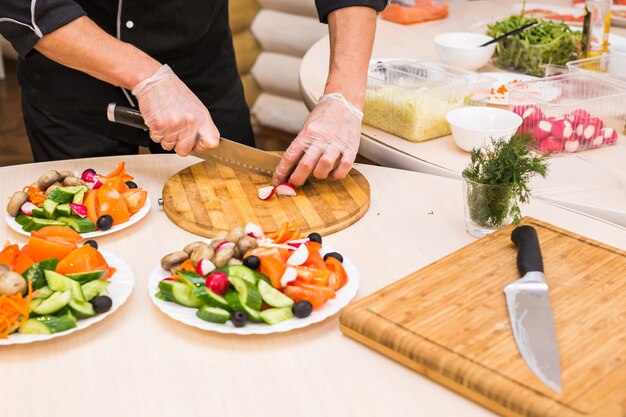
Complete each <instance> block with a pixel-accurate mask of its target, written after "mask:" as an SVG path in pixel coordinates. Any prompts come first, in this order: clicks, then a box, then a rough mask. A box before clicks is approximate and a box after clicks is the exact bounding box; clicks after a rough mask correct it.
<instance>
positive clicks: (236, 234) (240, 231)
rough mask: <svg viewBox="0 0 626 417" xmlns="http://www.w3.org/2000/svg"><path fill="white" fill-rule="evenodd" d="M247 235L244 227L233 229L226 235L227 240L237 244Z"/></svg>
mask: <svg viewBox="0 0 626 417" xmlns="http://www.w3.org/2000/svg"><path fill="white" fill-rule="evenodd" d="M245 235H246V231H245V230H244V228H243V227H233V228H232V229H230V232H228V234H227V235H226V240H228V241H229V242H237V241H238V240H239V239H241V238H242V237H244V236H245Z"/></svg>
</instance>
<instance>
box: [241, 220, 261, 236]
mask: <svg viewBox="0 0 626 417" xmlns="http://www.w3.org/2000/svg"><path fill="white" fill-rule="evenodd" d="M244 231H245V232H246V234H247V235H248V236H250V237H253V238H256V239H258V238H260V237H263V234H264V233H263V229H261V226H259V225H256V224H254V223H248V224H247V225H246V227H245V228H244Z"/></svg>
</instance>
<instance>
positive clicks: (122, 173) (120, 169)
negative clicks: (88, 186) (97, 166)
mask: <svg viewBox="0 0 626 417" xmlns="http://www.w3.org/2000/svg"><path fill="white" fill-rule="evenodd" d="M100 177H101V178H103V179H104V178H106V179H108V178H113V177H121V178H122V179H123V180H124V181H125V182H126V181H132V180H133V176H131V175H129V174H128V173H127V172H126V163H125V162H120V163H119V164H118V165H117V168H115V170H113V171H112V172H110V173H109V174H107V175H101V176H100Z"/></svg>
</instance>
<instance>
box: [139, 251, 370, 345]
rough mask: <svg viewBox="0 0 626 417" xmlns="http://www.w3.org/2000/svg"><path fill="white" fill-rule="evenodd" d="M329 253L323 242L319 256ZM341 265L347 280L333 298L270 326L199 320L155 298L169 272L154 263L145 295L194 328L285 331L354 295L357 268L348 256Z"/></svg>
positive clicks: (334, 308) (233, 331)
mask: <svg viewBox="0 0 626 417" xmlns="http://www.w3.org/2000/svg"><path fill="white" fill-rule="evenodd" d="M208 242H210V241H208ZM330 252H334V251H333V249H332V248H331V247H329V246H328V245H322V248H321V250H320V254H321V255H322V256H323V255H325V254H327V253H330ZM343 266H344V268H345V271H346V274H347V276H348V283H347V284H346V285H345V286H344V287H343V288H341V289H340V290H338V291H337V293H336V298H334V299H330V300H328V301H326V303H325V304H324V305H323V306H321V307H320V308H318V309H316V310H314V311H313V312H312V313H311V315H309V316H308V317H306V318H302V319H300V318H292V319H289V320H285V321H283V322H280V323H278V324H274V325H271V326H270V325H267V324H264V323H248V324H247V325H245V326H244V327H235V326H234V325H233V324H232V322H230V321H228V322H226V323H224V324H220V323H211V322H207V321H204V320H201V319H199V318H198V317H197V316H196V310H195V309H193V308H188V307H184V306H182V305H179V304H176V303H172V302H168V301H164V300H161V299H159V298H157V297H156V296H155V294H157V292H158V291H159V282H160V281H161V280H163V279H165V278H167V277H169V276H170V274H169V273H168V272H167V271H165V270H163V269H162V268H161V266H160V265H156V266H155V268H154V269H153V271H152V273H151V274H150V278H149V279H148V294H149V296H150V299H151V300H152V302H153V303H154V304H155V305H156V307H157V308H158V309H159V310H161V312H163V313H164V314H165V315H167V316H169V317H170V318H172V319H174V320H176V321H179V322H181V323H183V324H186V325H188V326H192V327H196V328H198V329H202V330H208V331H213V332H217V333H224V334H238V335H253V334H271V333H281V332H288V331H291V330H295V329H300V328H303V327H307V326H310V325H312V324H315V323H319V322H322V321H324V320H326V319H327V318H328V317H331V316H333V315H335V314H337V313H338V312H339V311H340V310H341V309H342V308H344V307H345V306H346V305H347V304H348V303H349V302H350V301H351V300H352V299H353V298H354V297H355V295H356V293H357V290H358V288H359V274H358V271H357V269H356V267H355V266H354V264H353V263H352V262H351V261H350V260H349V259H347V258H344V261H343Z"/></svg>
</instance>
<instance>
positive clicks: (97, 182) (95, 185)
mask: <svg viewBox="0 0 626 417" xmlns="http://www.w3.org/2000/svg"><path fill="white" fill-rule="evenodd" d="M90 185H91V183H90ZM100 187H102V181H100V180H97V181H96V182H95V183H93V186H92V187H91V188H92V189H94V190H97V189H98V188H100Z"/></svg>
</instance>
